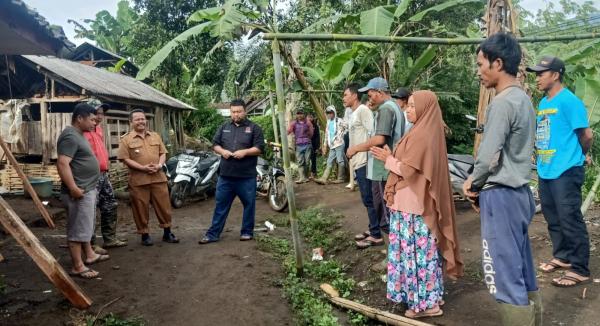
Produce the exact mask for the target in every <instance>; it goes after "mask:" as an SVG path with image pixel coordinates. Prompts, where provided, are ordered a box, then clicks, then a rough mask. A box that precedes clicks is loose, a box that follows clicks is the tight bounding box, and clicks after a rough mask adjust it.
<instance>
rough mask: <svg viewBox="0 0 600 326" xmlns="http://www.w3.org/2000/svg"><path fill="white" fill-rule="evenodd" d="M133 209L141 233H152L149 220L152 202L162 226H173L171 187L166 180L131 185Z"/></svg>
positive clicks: (130, 192) (130, 193)
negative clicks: (169, 187)
mask: <svg viewBox="0 0 600 326" xmlns="http://www.w3.org/2000/svg"><path fill="white" fill-rule="evenodd" d="M129 195H130V199H131V209H132V211H133V220H134V221H135V225H136V227H137V232H138V233H139V234H143V233H150V232H149V229H148V222H149V220H150V208H149V207H148V205H149V204H150V203H151V204H152V207H154V213H156V217H157V218H158V222H159V223H160V224H159V225H160V227H161V228H168V227H171V202H170V201H169V189H168V187H167V183H166V182H156V183H150V184H147V185H141V186H131V185H129Z"/></svg>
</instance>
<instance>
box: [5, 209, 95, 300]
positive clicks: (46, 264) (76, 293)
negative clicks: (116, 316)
mask: <svg viewBox="0 0 600 326" xmlns="http://www.w3.org/2000/svg"><path fill="white" fill-rule="evenodd" d="M0 223H1V224H2V226H3V227H4V229H5V230H6V231H8V233H10V234H11V235H12V236H13V238H15V240H17V242H18V243H19V244H20V245H21V247H23V249H25V252H27V254H28V255H29V257H31V259H33V261H34V262H35V263H36V264H37V265H38V267H39V268H40V269H41V270H42V272H44V274H46V276H47V277H48V279H50V281H51V282H52V283H53V284H54V286H56V288H57V289H58V290H60V292H62V294H63V295H64V296H65V297H66V298H67V299H68V300H69V301H70V302H71V304H73V306H75V307H77V308H79V309H85V308H88V307H89V306H91V305H92V300H91V299H90V298H89V297H87V296H86V295H85V293H83V291H82V290H81V288H80V287H79V286H78V285H77V284H76V283H75V282H73V280H72V279H71V277H69V275H68V274H67V273H66V272H65V270H64V269H63V268H62V267H61V266H60V264H59V263H58V262H57V261H56V259H55V258H54V256H52V254H51V253H50V252H49V251H48V250H47V249H46V247H44V245H42V244H41V243H40V241H39V240H38V238H37V237H36V236H35V235H34V234H33V233H32V232H31V231H30V230H29V229H28V228H27V226H26V225H25V223H23V221H22V220H21V218H19V216H18V215H17V213H15V211H14V210H13V209H12V208H11V207H10V205H8V203H7V202H6V201H5V200H4V198H2V197H0Z"/></svg>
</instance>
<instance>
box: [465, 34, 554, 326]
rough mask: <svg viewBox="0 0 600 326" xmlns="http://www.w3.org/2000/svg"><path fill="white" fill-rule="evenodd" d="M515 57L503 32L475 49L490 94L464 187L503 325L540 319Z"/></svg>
mask: <svg viewBox="0 0 600 326" xmlns="http://www.w3.org/2000/svg"><path fill="white" fill-rule="evenodd" d="M520 62H521V48H520V46H519V43H518V42H517V40H516V39H515V38H514V37H513V36H511V35H509V34H505V33H498V34H494V35H492V36H490V37H489V38H487V39H486V40H485V41H484V42H483V43H482V44H481V46H480V47H479V48H478V49H477V67H478V69H477V75H478V76H479V78H480V80H481V83H482V84H483V85H484V86H486V87H488V88H494V89H495V90H496V94H497V95H496V96H495V97H494V98H493V100H492V102H491V103H490V104H489V105H488V108H487V110H486V121H485V127H484V133H483V139H482V141H481V144H480V145H479V148H478V152H477V157H476V159H475V167H474V169H473V173H472V174H471V175H470V176H469V178H468V179H467V181H466V182H465V184H464V186H463V191H464V192H465V194H466V195H467V196H468V197H470V198H476V197H477V196H479V204H480V207H481V240H482V256H483V257H482V264H483V275H484V280H485V283H486V285H487V287H488V290H489V291H490V294H492V295H493V296H494V297H495V299H496V301H497V302H498V310H499V312H500V314H501V317H502V324H503V325H534V322H535V325H541V323H542V320H541V317H542V306H541V296H540V295H539V291H538V286H537V281H536V273H535V267H534V265H533V258H532V254H531V245H530V243H529V235H528V227H529V224H530V223H531V220H532V219H533V215H534V214H535V203H534V201H533V196H532V194H531V190H530V189H529V185H528V182H529V175H530V173H531V156H532V155H533V143H534V137H535V111H534V110H533V105H532V104H531V100H530V99H529V96H528V95H527V94H526V93H525V92H524V91H523V89H521V86H520V84H519V81H518V80H517V77H516V76H517V73H518V71H519V63H520Z"/></svg>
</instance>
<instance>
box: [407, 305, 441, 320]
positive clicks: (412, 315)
mask: <svg viewBox="0 0 600 326" xmlns="http://www.w3.org/2000/svg"><path fill="white" fill-rule="evenodd" d="M427 310H431V309H427ZM427 310H423V311H419V312H414V311H412V310H410V309H409V310H406V312H405V313H404V316H405V317H407V318H411V319H418V318H425V317H439V316H441V315H443V314H444V311H443V310H442V309H440V308H439V307H438V309H437V310H435V311H430V312H427Z"/></svg>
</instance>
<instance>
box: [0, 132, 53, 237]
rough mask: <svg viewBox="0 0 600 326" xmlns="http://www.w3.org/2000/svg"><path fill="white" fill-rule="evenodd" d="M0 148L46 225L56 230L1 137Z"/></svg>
mask: <svg viewBox="0 0 600 326" xmlns="http://www.w3.org/2000/svg"><path fill="white" fill-rule="evenodd" d="M0 147H2V150H4V153H5V154H6V158H7V159H8V161H9V162H10V164H11V165H12V166H13V168H14V169H15V171H16V172H17V174H18V175H19V177H20V178H21V180H22V181H23V187H24V188H25V190H27V192H28V193H29V195H31V199H33V202H34V203H35V206H36V207H37V209H38V210H39V211H40V213H41V214H42V217H43V218H44V220H46V223H47V224H48V226H49V227H50V228H51V229H54V228H55V226H54V222H53V221H52V218H51V217H50V214H48V211H47V210H46V207H44V205H42V202H41V201H40V198H39V197H38V195H37V193H36V192H35V190H33V187H31V184H30V183H29V179H27V176H25V174H24V173H23V171H21V168H20V167H19V163H17V160H16V159H15V157H14V156H13V154H12V153H11V151H10V150H9V149H8V146H7V145H6V143H5V142H4V139H2V137H0Z"/></svg>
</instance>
